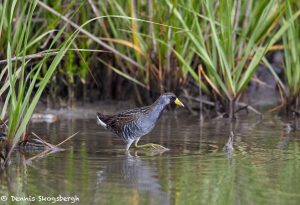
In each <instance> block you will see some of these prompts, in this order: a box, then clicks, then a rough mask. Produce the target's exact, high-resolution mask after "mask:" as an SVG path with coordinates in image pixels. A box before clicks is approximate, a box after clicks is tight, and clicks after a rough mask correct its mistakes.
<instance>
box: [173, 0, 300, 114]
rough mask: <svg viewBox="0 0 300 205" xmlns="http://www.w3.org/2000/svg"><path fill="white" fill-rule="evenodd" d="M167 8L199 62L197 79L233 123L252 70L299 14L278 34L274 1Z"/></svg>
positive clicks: (278, 15) (280, 8)
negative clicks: (216, 100) (209, 89)
mask: <svg viewBox="0 0 300 205" xmlns="http://www.w3.org/2000/svg"><path fill="white" fill-rule="evenodd" d="M168 4H169V6H170V9H171V10H172V11H173V13H174V15H175V16H176V17H177V19H178V21H180V22H181V24H182V26H183V28H184V29H185V30H186V35H187V37H188V38H189V39H190V41H191V42H192V44H193V45H192V47H191V48H190V49H191V50H193V51H194V52H195V53H196V54H197V56H199V58H200V59H201V64H202V65H203V66H202V65H200V66H199V69H200V71H201V73H202V75H203V76H204V78H205V80H206V81H207V83H208V84H209V85H210V87H211V88H212V91H213V92H214V93H215V94H216V95H217V96H219V100H220V101H221V102H222V103H223V104H224V105H225V107H227V112H228V113H229V116H230V118H234V114H235V107H236V106H235V105H236V102H237V101H238V99H239V97H240V96H241V95H242V93H243V91H244V90H245V88H246V86H247V85H248V83H249V82H250V80H251V79H252V77H253V75H254V73H255V71H256V68H257V66H258V65H259V63H260V62H261V60H262V58H263V57H264V56H265V55H266V53H267V52H268V51H269V49H270V48H271V47H272V45H274V43H276V41H278V40H279V39H280V37H281V35H282V34H283V33H284V32H285V31H286V30H287V28H288V27H289V25H290V24H291V22H293V21H294V20H295V19H296V18H297V16H298V15H299V14H294V15H291V16H290V17H289V18H288V19H287V20H286V21H285V22H284V23H283V24H282V25H281V27H280V28H278V24H279V22H280V19H281V17H282V15H283V12H282V11H283V10H284V4H282V3H280V2H278V1H276V0H273V1H255V2H252V1H247V2H246V1H220V2H214V1H208V0H207V1H202V4H201V5H200V7H199V6H198V7H195V6H194V5H192V4H191V5H189V6H188V7H183V6H182V5H183V4H178V3H177V4H173V3H171V2H170V1H168ZM186 5H187V4H185V6H186ZM186 9H188V10H189V11H190V15H192V16H194V18H193V20H192V21H187V19H189V18H187V17H186V16H183V15H182V10H186ZM196 9H197V10H196ZM198 10H200V11H201V14H199V12H198ZM242 13H245V16H244V15H242ZM254 16H255V17H254ZM180 59H181V60H182V61H184V58H180ZM185 65H188V63H185Z"/></svg>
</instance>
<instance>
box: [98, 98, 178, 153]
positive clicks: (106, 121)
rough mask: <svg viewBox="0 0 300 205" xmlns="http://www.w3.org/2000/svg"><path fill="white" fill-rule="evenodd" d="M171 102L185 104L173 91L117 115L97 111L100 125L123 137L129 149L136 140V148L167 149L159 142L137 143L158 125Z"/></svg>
mask: <svg viewBox="0 0 300 205" xmlns="http://www.w3.org/2000/svg"><path fill="white" fill-rule="evenodd" d="M170 103H175V104H177V105H179V106H183V107H184V105H183V103H182V102H181V101H180V100H179V99H178V98H177V97H176V96H175V94H173V93H164V94H163V95H161V96H160V97H159V98H158V99H157V100H156V101H155V102H154V103H153V104H152V105H149V106H145V107H139V108H134V109H129V110H126V111H123V112H120V113H117V114H115V115H103V114H101V113H97V122H98V124H99V125H101V126H103V127H104V128H106V129H108V130H109V131H111V132H113V133H114V134H116V135H117V136H119V137H121V138H122V139H123V141H124V142H125V144H126V150H128V149H129V148H130V146H131V144H132V143H133V142H134V145H135V147H136V148H145V147H150V148H156V149H160V148H161V149H165V148H164V147H163V146H161V145H158V144H153V143H149V144H144V145H137V143H138V141H139V140H140V138H141V137H142V136H144V135H146V134H148V133H149V132H150V131H151V130H152V129H153V128H154V127H155V125H156V123H157V121H158V119H159V117H160V116H161V114H162V111H163V110H164V109H165V108H166V106H167V105H169V104H170Z"/></svg>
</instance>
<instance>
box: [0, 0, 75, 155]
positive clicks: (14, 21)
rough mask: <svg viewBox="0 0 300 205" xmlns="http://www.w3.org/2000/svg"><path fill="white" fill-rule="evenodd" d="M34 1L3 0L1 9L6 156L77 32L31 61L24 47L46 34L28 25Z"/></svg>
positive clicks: (26, 48) (35, 3)
mask: <svg viewBox="0 0 300 205" xmlns="http://www.w3.org/2000/svg"><path fill="white" fill-rule="evenodd" d="M37 3H38V1H37V0H35V1H29V2H26V3H24V2H23V1H17V0H15V1H9V0H5V1H4V3H3V6H2V8H1V12H2V13H1V17H2V18H1V23H0V32H1V34H0V35H4V36H6V38H7V41H6V56H5V58H6V62H7V63H6V67H5V68H4V69H3V70H2V72H1V78H0V80H1V81H2V82H3V84H4V86H3V87H2V89H1V92H0V96H1V97H4V99H5V100H4V101H5V103H4V106H3V107H2V108H1V120H2V121H4V118H5V116H6V113H7V118H8V124H7V138H8V143H7V147H8V148H7V149H9V150H10V151H9V153H8V154H7V156H6V157H7V158H9V155H10V153H11V151H12V150H13V149H14V147H15V145H16V144H17V143H19V141H20V139H21V137H22V135H24V136H25V132H26V128H27V125H28V123H29V121H30V118H31V115H32V113H33V111H34V109H35V107H36V105H37V103H38V101H39V99H40V97H41V94H42V92H43V90H44V89H45V87H46V85H47V83H48V82H49V80H50V79H51V76H52V75H53V73H54V71H55V69H56V68H57V66H58V65H59V63H60V61H61V60H62V59H63V57H64V55H65V54H66V52H67V50H68V49H69V47H70V46H71V45H72V42H73V40H74V38H75V37H76V36H77V34H78V32H77V31H76V32H74V33H73V34H72V35H71V36H70V37H68V38H66V40H65V41H64V42H62V43H61V44H59V46H58V48H57V49H56V51H55V52H52V51H51V50H50V51H49V52H48V51H47V50H46V51H44V54H43V55H42V57H41V58H40V59H39V61H38V62H36V61H33V62H31V59H30V56H29V55H27V53H28V48H30V46H32V45H34V44H37V43H41V42H42V40H43V37H45V36H46V34H47V33H48V32H45V33H42V34H40V35H39V36H35V35H34V34H35V32H34V28H35V27H33V26H32V24H33V21H32V18H33V16H34V15H36V13H35V12H34V11H35V9H36V6H37ZM66 26H67V25H65V26H64V27H63V28H62V29H61V30H60V31H59V32H57V34H56V36H54V39H53V41H52V42H51V43H52V44H51V46H50V48H49V49H51V48H53V46H54V43H55V42H56V41H57V39H59V38H60V37H61V35H62V33H63V31H64V29H65V28H66ZM50 57H51V58H50ZM30 63H31V64H30ZM43 65H46V67H47V69H46V71H45V73H44V74H43V75H41V69H42V67H43ZM38 77H39V78H40V79H39V81H38V80H37V79H38ZM8 85H9V86H8Z"/></svg>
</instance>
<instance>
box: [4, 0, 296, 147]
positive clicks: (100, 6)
mask: <svg viewBox="0 0 300 205" xmlns="http://www.w3.org/2000/svg"><path fill="white" fill-rule="evenodd" d="M0 11H1V13H0V17H1V19H0V47H1V50H0V59H1V60H0V68H1V71H0V85H1V88H0V97H1V99H0V100H1V110H0V111H1V122H2V124H3V127H4V129H5V130H7V137H8V141H9V143H8V145H9V147H8V148H7V149H10V150H12V148H13V147H14V146H15V145H17V143H19V142H20V140H26V139H21V138H22V136H23V137H24V136H26V134H25V132H26V129H27V126H28V123H29V120H30V118H31V115H32V113H33V111H34V109H35V107H36V105H37V103H38V102H39V101H40V100H41V99H42V101H43V102H44V101H46V102H47V105H48V106H50V107H56V108H57V107H59V106H65V105H67V106H68V107H74V106H75V104H76V103H75V102H76V101H78V100H81V101H83V102H93V101H96V100H101V99H107V98H110V99H117V100H120V99H129V98H130V97H134V99H135V100H136V102H137V103H138V104H147V103H149V102H150V101H152V100H153V99H154V98H156V97H157V96H159V95H160V94H161V93H162V92H164V91H173V92H175V93H176V94H181V96H182V97H185V98H186V99H187V100H190V99H195V100H196V101H197V102H198V101H200V102H201V103H202V102H204V101H203V99H205V100H206V102H208V104H209V106H211V105H212V104H213V105H214V106H215V111H216V112H218V113H220V112H221V113H226V114H228V116H229V117H230V118H232V119H233V118H235V113H236V111H237V105H238V104H239V103H240V102H239V101H240V98H241V96H242V95H243V94H244V91H245V89H247V87H248V85H249V83H250V82H251V80H253V76H254V75H255V73H256V70H257V68H258V66H259V65H264V66H265V68H266V69H269V73H270V74H273V77H274V81H276V82H277V84H278V88H279V89H278V91H279V92H280V94H281V96H282V103H281V105H280V108H281V107H287V108H289V110H291V111H293V112H299V103H300V102H299V90H300V60H299V52H300V44H299V43H300V39H299V38H300V35H299V32H300V27H299V21H300V18H299V14H300V7H299V3H298V1H294V0H285V1H279V0H271V1H251V0H250V1H241V0H238V1H233V0H228V1H209V0H199V1H192V0H189V1H184V0H177V1H172V0H166V1H158V0H156V1H154V0H142V1H135V0H131V1H121V0H104V1H98V0H87V1H76V0H65V1H58V0H52V1H44V0H28V1H19V0H3V1H1V3H0ZM272 52H283V53H284V62H282V64H283V66H282V70H283V73H284V77H282V76H278V75H277V74H276V72H275V71H274V69H273V67H272V64H271V63H270V62H269V61H270V59H269V58H268V56H269V54H270V53H272ZM132 90H133V91H134V92H132ZM44 91H45V92H44ZM41 97H42V98H41ZM40 98H41V99H40ZM45 99H46V100H45ZM243 103H245V104H246V105H247V102H243ZM188 108H189V107H188ZM208 108H209V107H208ZM189 109H190V110H192V109H193V108H192V107H191V108H189ZM200 109H207V108H206V107H205V106H204V107H202V106H201V107H200Z"/></svg>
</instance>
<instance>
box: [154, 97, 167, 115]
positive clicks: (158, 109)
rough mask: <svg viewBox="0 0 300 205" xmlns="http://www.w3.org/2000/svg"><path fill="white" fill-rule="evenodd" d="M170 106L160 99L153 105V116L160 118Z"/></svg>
mask: <svg viewBox="0 0 300 205" xmlns="http://www.w3.org/2000/svg"><path fill="white" fill-rule="evenodd" d="M167 105H168V104H166V103H164V102H161V101H160V100H159V99H158V100H156V101H155V102H154V103H153V104H152V106H151V107H152V115H153V117H154V118H157V119H158V118H159V117H160V115H161V113H162V111H163V110H164V109H165V108H166V106H167Z"/></svg>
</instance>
